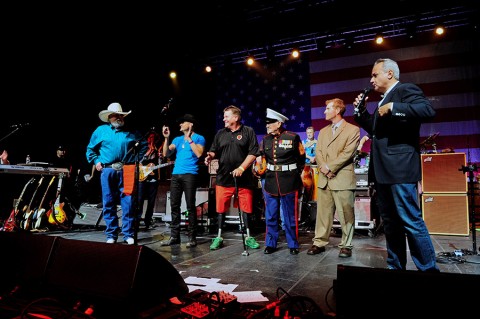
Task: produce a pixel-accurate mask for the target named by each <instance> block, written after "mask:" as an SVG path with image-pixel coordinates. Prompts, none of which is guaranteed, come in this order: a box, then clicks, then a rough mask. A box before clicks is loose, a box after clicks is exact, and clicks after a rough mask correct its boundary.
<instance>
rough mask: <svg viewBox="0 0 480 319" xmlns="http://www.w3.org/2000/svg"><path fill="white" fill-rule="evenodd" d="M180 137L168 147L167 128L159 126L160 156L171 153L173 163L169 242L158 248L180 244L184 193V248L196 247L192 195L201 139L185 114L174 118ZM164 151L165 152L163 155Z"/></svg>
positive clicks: (201, 152) (196, 180)
mask: <svg viewBox="0 0 480 319" xmlns="http://www.w3.org/2000/svg"><path fill="white" fill-rule="evenodd" d="M177 122H178V125H179V126H180V132H181V133H182V135H180V136H177V137H175V138H174V139H173V140H172V142H171V143H170V144H168V141H169V137H170V128H169V127H168V126H165V125H164V126H163V129H162V134H163V137H164V138H165V141H164V144H163V148H162V151H163V157H171V156H173V155H174V154H175V157H176V159H175V164H174V166H173V171H172V179H171V182H170V208H171V212H172V224H171V225H170V239H169V240H167V241H164V242H162V243H161V245H162V246H171V245H177V244H180V241H181V239H180V223H181V216H180V213H181V212H180V210H181V204H182V195H183V194H185V202H186V204H187V212H188V230H187V231H188V242H187V245H186V246H187V248H193V247H196V246H197V207H196V204H195V203H196V194H197V184H198V171H199V169H198V159H199V158H200V157H201V156H202V155H203V149H204V148H205V138H204V137H203V136H202V135H200V134H198V133H196V132H194V129H195V127H196V125H197V121H196V120H195V117H194V116H193V115H191V114H185V115H184V116H182V117H180V118H179V119H177ZM167 151H168V152H167Z"/></svg>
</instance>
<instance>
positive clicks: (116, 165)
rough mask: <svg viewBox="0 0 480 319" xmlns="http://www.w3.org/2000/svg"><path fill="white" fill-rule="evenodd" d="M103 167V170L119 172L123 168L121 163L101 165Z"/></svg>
mask: <svg viewBox="0 0 480 319" xmlns="http://www.w3.org/2000/svg"><path fill="white" fill-rule="evenodd" d="M103 167H105V168H113V169H114V170H116V171H120V170H122V168H123V163H122V162H117V163H113V164H107V165H103Z"/></svg>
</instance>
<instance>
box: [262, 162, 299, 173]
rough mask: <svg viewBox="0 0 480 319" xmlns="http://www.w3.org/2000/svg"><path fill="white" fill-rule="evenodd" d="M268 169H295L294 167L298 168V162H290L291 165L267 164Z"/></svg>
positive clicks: (282, 170) (277, 170)
mask: <svg viewBox="0 0 480 319" xmlns="http://www.w3.org/2000/svg"><path fill="white" fill-rule="evenodd" d="M267 169H268V170H270V171H275V172H284V171H293V170H294V169H297V164H289V165H272V164H267Z"/></svg>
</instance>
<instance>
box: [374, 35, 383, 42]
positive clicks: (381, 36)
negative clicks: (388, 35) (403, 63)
mask: <svg viewBox="0 0 480 319" xmlns="http://www.w3.org/2000/svg"><path fill="white" fill-rule="evenodd" d="M383 40H384V39H383V35H382V34H381V33H378V34H377V35H376V36H375V43H376V44H382V43H383Z"/></svg>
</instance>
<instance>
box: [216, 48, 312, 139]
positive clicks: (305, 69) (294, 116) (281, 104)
mask: <svg viewBox="0 0 480 319" xmlns="http://www.w3.org/2000/svg"><path fill="white" fill-rule="evenodd" d="M308 62H309V61H308V60H307V59H302V58H300V59H297V60H295V59H291V58H288V57H287V58H284V59H282V60H280V59H279V60H278V61H271V62H270V61H268V60H259V61H257V62H255V64H254V65H253V66H246V65H245V64H243V63H240V64H234V65H231V66H230V67H227V68H223V69H220V71H219V72H218V74H217V79H218V82H217V94H216V97H217V105H216V111H217V114H216V115H217V117H216V128H217V130H218V129H220V128H223V127H224V123H223V109H224V108H225V107H227V106H229V105H235V106H237V107H239V108H240V109H242V119H243V123H244V124H245V125H248V126H251V127H253V129H254V130H255V132H256V133H257V135H258V137H259V138H261V137H262V136H263V135H264V134H265V133H266V126H265V115H266V109H267V108H271V109H273V110H275V111H278V112H280V113H282V114H283V115H285V116H287V117H288V118H289V121H287V122H286V128H287V129H288V130H290V131H294V132H304V131H305V129H306V128H307V127H308V126H310V125H311V121H312V117H311V115H312V114H311V107H310V77H309V63H308Z"/></svg>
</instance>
